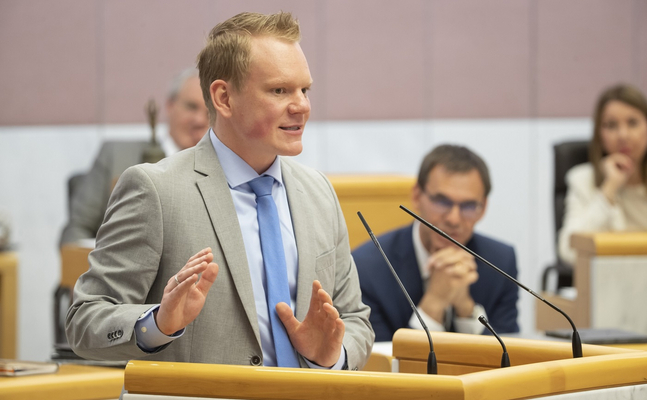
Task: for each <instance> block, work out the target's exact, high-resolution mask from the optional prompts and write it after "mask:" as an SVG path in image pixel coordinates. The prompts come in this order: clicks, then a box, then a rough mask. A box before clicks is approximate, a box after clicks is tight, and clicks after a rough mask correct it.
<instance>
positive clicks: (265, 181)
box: [249, 175, 274, 197]
mask: <svg viewBox="0 0 647 400" xmlns="http://www.w3.org/2000/svg"><path fill="white" fill-rule="evenodd" d="M273 184H274V178H273V177H271V176H268V175H263V176H259V177H258V178H255V179H252V180H251V181H249V186H250V187H251V188H252V190H253V191H254V194H255V195H256V197H261V196H268V195H272V185H273Z"/></svg>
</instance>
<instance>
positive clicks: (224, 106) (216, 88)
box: [209, 79, 232, 118]
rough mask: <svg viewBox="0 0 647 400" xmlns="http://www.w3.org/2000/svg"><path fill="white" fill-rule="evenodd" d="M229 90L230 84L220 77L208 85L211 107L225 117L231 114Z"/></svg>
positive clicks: (230, 89) (230, 88)
mask: <svg viewBox="0 0 647 400" xmlns="http://www.w3.org/2000/svg"><path fill="white" fill-rule="evenodd" d="M231 91H232V87H231V85H229V83H227V82H225V81H223V80H222V79H217V80H215V81H213V82H211V86H209V93H210V94H211V104H213V108H215V109H216V112H217V113H218V114H220V115H222V116H223V117H225V118H229V117H230V116H231V104H230V102H231V97H230V95H231Z"/></svg>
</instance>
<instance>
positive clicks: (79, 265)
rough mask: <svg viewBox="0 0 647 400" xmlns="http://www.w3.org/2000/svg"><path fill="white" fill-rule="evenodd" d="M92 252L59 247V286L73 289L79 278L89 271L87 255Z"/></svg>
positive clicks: (72, 246) (70, 246) (88, 249)
mask: <svg viewBox="0 0 647 400" xmlns="http://www.w3.org/2000/svg"><path fill="white" fill-rule="evenodd" d="M92 250H93V249H92V248H89V247H80V246H75V245H65V246H63V247H61V286H63V287H67V288H70V289H73V288H74V285H75V284H76V280H77V279H79V276H81V274H83V273H85V272H86V271H87V270H88V269H90V264H89V263H88V255H89V254H90V252H91V251H92Z"/></svg>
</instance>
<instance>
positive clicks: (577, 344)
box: [400, 205, 582, 358]
mask: <svg viewBox="0 0 647 400" xmlns="http://www.w3.org/2000/svg"><path fill="white" fill-rule="evenodd" d="M400 208H401V209H402V210H404V211H405V212H406V213H407V214H409V215H411V216H412V217H413V218H415V219H417V220H418V221H420V222H421V223H422V224H423V225H425V226H426V227H428V228H429V229H431V230H433V231H434V232H436V233H437V234H439V235H440V236H442V237H444V238H445V239H447V240H449V241H451V242H452V243H454V244H455V245H456V246H458V247H460V248H461V249H463V250H465V251H466V252H468V253H470V254H471V255H473V256H474V257H476V258H478V259H479V260H481V261H483V262H484V263H485V264H486V265H488V266H489V267H490V268H492V269H494V270H495V271H496V272H498V273H500V274H501V275H503V276H505V277H506V278H508V279H509V280H511V281H512V282H514V284H515V285H517V286H519V287H520V288H522V289H523V290H525V291H526V292H528V293H530V294H531V295H533V296H535V297H536V298H538V299H539V300H541V301H542V302H543V303H544V304H546V305H548V306H549V307H550V308H552V309H553V310H555V311H557V312H558V313H560V314H562V315H563V316H564V317H565V318H566V319H567V320H568V322H569V323H570V324H571V327H572V328H573V336H572V346H573V358H578V357H582V341H581V340H580V333H579V332H578V331H577V328H576V327H575V324H574V323H573V320H572V319H571V317H569V316H568V315H566V313H565V312H564V311H562V310H561V309H560V308H559V307H557V306H556V305H554V304H553V303H551V302H550V301H548V300H546V299H544V298H543V297H541V296H540V295H538V294H537V293H535V292H534V291H533V290H531V289H530V288H529V287H527V286H526V285H524V284H523V283H521V282H519V281H518V280H516V279H514V278H513V277H512V276H510V275H508V274H507V273H506V272H505V271H503V270H501V269H500V268H499V267H497V266H495V265H494V264H492V263H491V262H489V261H488V260H486V259H485V258H483V257H481V256H480V255H478V254H476V253H475V252H473V251H472V250H470V249H468V248H467V247H465V246H464V245H463V244H462V243H459V242H457V241H456V240H455V239H454V238H453V237H451V236H449V235H448V234H446V233H445V232H443V231H441V230H440V229H438V228H437V227H436V226H434V225H432V224H430V223H429V222H427V221H425V220H424V219H423V218H422V217H420V216H419V215H418V214H416V213H414V212H413V211H411V210H409V209H408V208H407V207H405V206H403V205H400Z"/></svg>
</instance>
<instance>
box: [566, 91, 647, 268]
mask: <svg viewBox="0 0 647 400" xmlns="http://www.w3.org/2000/svg"><path fill="white" fill-rule="evenodd" d="M646 151H647V101H646V100H645V96H644V95H643V94H642V93H641V92H640V91H639V90H638V89H637V88H635V87H633V86H630V85H624V84H621V85H617V86H613V87H611V88H609V89H607V90H605V91H604V92H603V93H602V95H601V96H600V98H599V100H598V103H597V106H596V108H595V115H594V131H593V139H592V140H591V143H590V145H589V162H588V163H586V164H581V165H578V166H576V167H573V168H572V169H571V170H570V171H569V172H568V174H567V175H566V182H567V186H568V191H567V195H566V202H565V214H564V225H563V227H562V229H561V231H560V233H559V254H560V257H561V258H562V259H563V260H564V261H567V262H570V263H574V262H575V252H574V251H573V250H572V249H571V246H570V237H571V234H573V233H575V232H601V231H638V230H647V190H646V188H647V157H645V153H646Z"/></svg>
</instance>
